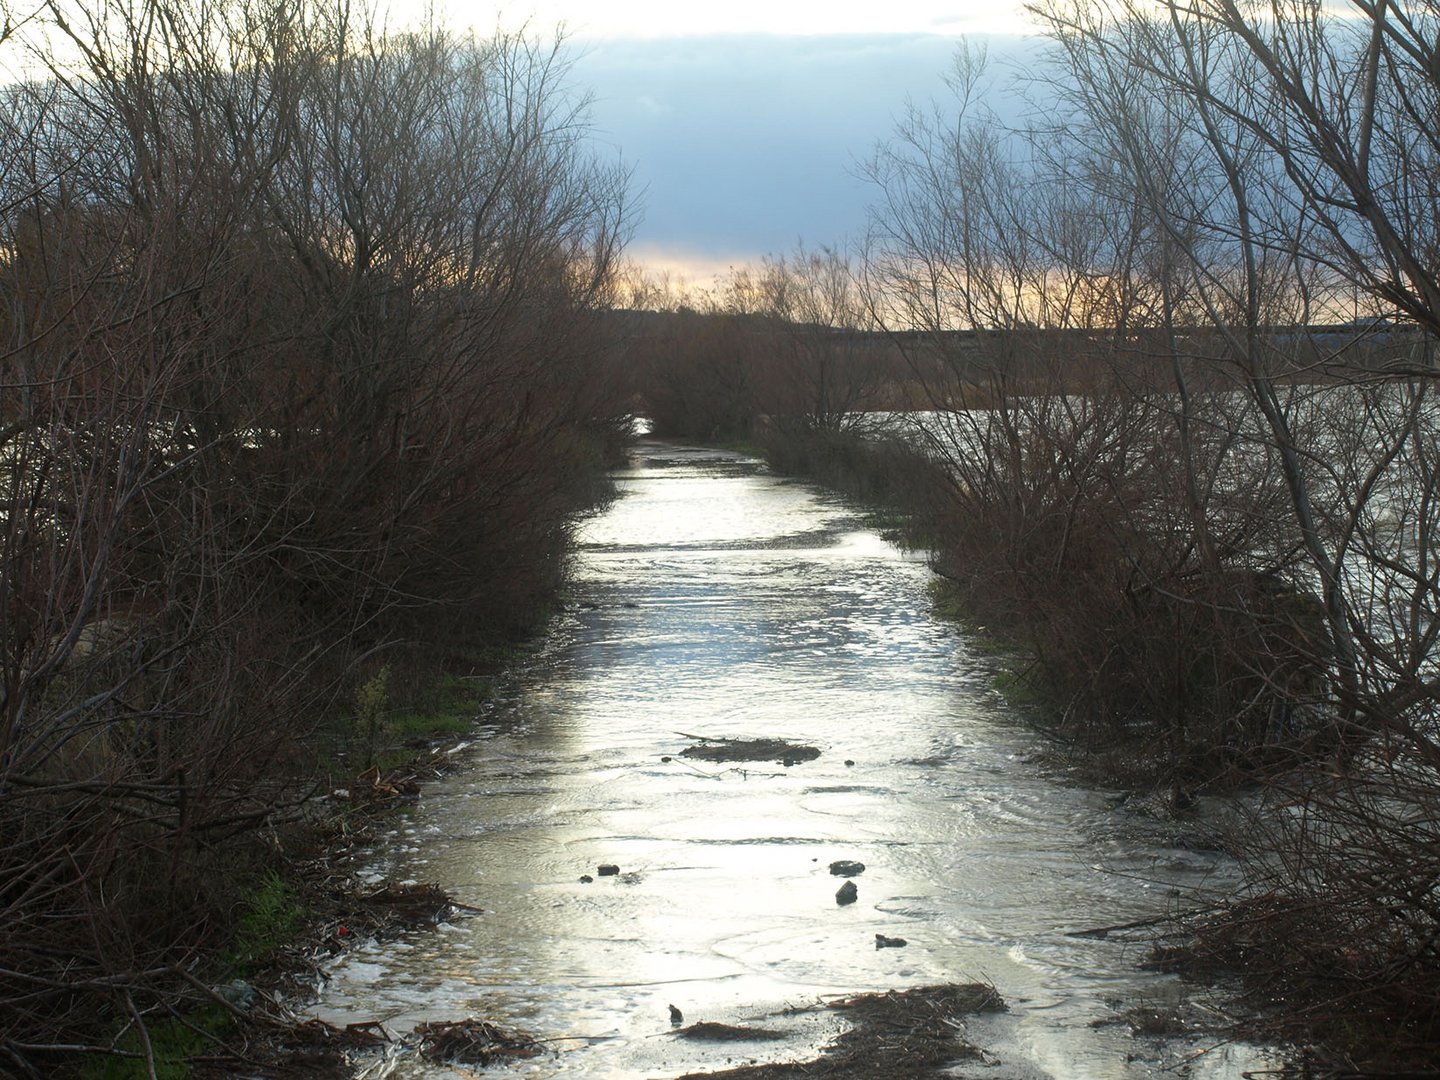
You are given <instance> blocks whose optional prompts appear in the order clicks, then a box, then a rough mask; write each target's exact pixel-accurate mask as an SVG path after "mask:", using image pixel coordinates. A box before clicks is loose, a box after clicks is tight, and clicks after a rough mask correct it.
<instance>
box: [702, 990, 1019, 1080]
mask: <svg viewBox="0 0 1440 1080" xmlns="http://www.w3.org/2000/svg"><path fill="white" fill-rule="evenodd" d="M829 1008H832V1009H839V1010H842V1011H843V1012H844V1014H845V1018H846V1019H847V1020H848V1021H850V1023H851V1024H852V1025H853V1026H852V1027H851V1028H850V1030H848V1031H846V1032H844V1033H842V1034H840V1035H838V1036H836V1038H835V1039H833V1040H832V1041H831V1042H830V1044H829V1045H828V1046H826V1047H825V1049H824V1051H823V1052H822V1053H821V1055H820V1056H819V1057H817V1058H815V1059H814V1060H812V1061H792V1062H782V1063H780V1064H777V1065H743V1066H740V1067H739V1068H734V1069H722V1070H721V1071H719V1072H708V1073H687V1074H686V1075H685V1076H682V1077H680V1080H707V1078H708V1080H789V1078H792V1077H816V1076H822V1077H830V1078H832V1080H915V1078H919V1080H923V1078H926V1077H941V1076H944V1075H946V1067H947V1066H949V1065H951V1064H953V1063H955V1062H956V1061H960V1060H963V1059H965V1058H976V1057H979V1056H980V1052H979V1051H978V1050H976V1049H975V1047H973V1046H971V1045H970V1044H969V1043H967V1042H965V1041H964V1040H963V1039H962V1038H961V1037H960V1027H961V1025H960V1020H961V1018H962V1017H966V1016H974V1015H976V1014H978V1013H985V1012H1000V1011H1003V1010H1004V1009H1005V1002H1004V1001H1003V1000H1001V998H1000V995H999V994H997V993H996V992H995V991H994V989H993V988H991V987H989V986H985V985H983V984H980V983H967V984H950V985H944V986H923V987H918V988H916V989H914V990H903V991H902V990H891V991H890V992H888V993H884V994H861V995H859V996H857V997H852V998H845V999H844V1000H842V1001H834V1002H831V1003H830V1004H829Z"/></svg>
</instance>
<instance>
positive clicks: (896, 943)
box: [875, 934, 910, 949]
mask: <svg viewBox="0 0 1440 1080" xmlns="http://www.w3.org/2000/svg"><path fill="white" fill-rule="evenodd" d="M909 944H910V943H909V942H908V941H906V940H905V939H904V938H903V937H886V936H885V935H884V934H876V935H875V947H876V948H877V949H903V948H904V947H905V946H906V945H909Z"/></svg>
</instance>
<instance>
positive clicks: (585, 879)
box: [580, 874, 595, 885]
mask: <svg viewBox="0 0 1440 1080" xmlns="http://www.w3.org/2000/svg"><path fill="white" fill-rule="evenodd" d="M594 880H595V879H594V878H593V877H591V876H590V875H589V874H581V875H580V884H581V885H589V884H590V883H591V882H592V881H594Z"/></svg>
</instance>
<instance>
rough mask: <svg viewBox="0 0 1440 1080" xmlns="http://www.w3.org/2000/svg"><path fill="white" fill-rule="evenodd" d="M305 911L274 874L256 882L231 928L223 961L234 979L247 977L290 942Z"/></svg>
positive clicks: (301, 923)
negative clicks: (232, 933) (230, 935)
mask: <svg viewBox="0 0 1440 1080" xmlns="http://www.w3.org/2000/svg"><path fill="white" fill-rule="evenodd" d="M305 916H306V909H305V905H304V904H302V903H301V902H300V897H299V896H298V894H297V893H296V892H295V890H294V889H293V888H292V887H291V886H290V885H289V884H288V883H287V882H286V881H285V880H284V879H283V878H282V877H281V876H280V875H279V874H278V873H276V872H275V871H274V870H271V871H270V872H269V873H267V874H266V875H265V876H264V877H263V878H261V880H260V884H259V885H258V886H257V887H256V889H255V891H254V892H253V893H252V894H251V896H250V899H249V901H248V902H247V903H246V905H245V913H244V914H243V915H241V916H240V920H239V922H238V923H237V924H236V926H235V938H234V941H233V942H232V943H231V946H230V951H229V953H228V954H227V956H226V961H227V963H228V964H229V966H230V967H231V968H233V969H234V971H235V973H236V974H238V975H250V974H252V973H253V972H254V971H255V970H256V969H257V968H259V967H261V966H263V964H264V963H265V961H267V960H268V959H270V958H271V957H272V956H273V955H274V954H275V953H276V952H277V951H278V950H280V949H282V948H284V947H285V946H286V945H288V944H289V943H290V942H292V941H294V940H295V939H296V938H297V937H298V936H299V934H300V931H301V929H302V927H303V926H304V924H305Z"/></svg>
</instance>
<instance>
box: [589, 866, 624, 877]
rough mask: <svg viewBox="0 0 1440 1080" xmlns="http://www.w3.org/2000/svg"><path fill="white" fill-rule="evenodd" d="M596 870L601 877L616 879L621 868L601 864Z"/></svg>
mask: <svg viewBox="0 0 1440 1080" xmlns="http://www.w3.org/2000/svg"><path fill="white" fill-rule="evenodd" d="M595 870H596V872H597V873H598V874H599V875H600V876H601V877H614V876H615V875H616V874H618V873H620V867H618V866H616V865H615V864H614V863H601V864H600V865H599V866H597V867H596V868H595Z"/></svg>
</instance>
